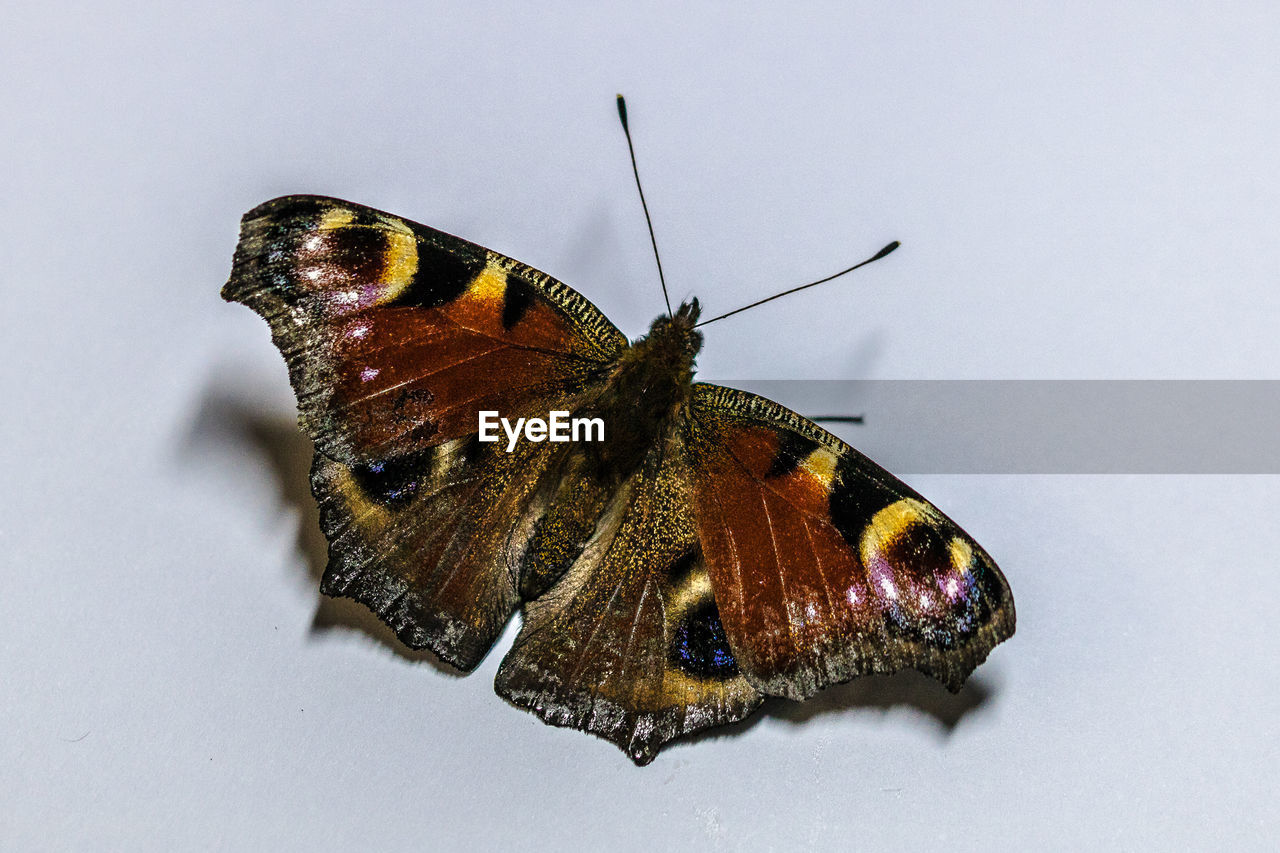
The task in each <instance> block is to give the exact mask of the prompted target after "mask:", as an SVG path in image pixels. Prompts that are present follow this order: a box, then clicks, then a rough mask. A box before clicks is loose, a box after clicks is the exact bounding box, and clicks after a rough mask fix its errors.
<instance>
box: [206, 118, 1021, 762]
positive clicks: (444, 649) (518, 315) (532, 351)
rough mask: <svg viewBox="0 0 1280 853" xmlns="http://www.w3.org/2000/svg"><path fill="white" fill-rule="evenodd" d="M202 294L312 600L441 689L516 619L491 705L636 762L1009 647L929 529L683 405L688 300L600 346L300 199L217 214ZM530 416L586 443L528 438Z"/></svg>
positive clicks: (556, 302) (701, 395)
mask: <svg viewBox="0 0 1280 853" xmlns="http://www.w3.org/2000/svg"><path fill="white" fill-rule="evenodd" d="M619 107H620V111H621V109H622V104H621V100H620V101H619ZM622 115H623V123H624V127H625V124H626V118H625V112H623V113H622ZM628 143H630V136H629V134H628ZM632 158H633V164H634V151H633V152H632ZM642 197H643V196H642ZM894 245H896V244H894ZM655 248H656V247H655ZM890 248H892V247H890ZM881 254H884V252H882V253H881ZM222 296H223V298H224V299H227V300H229V301H235V302H240V303H243V304H244V305H247V306H248V307H250V308H252V309H253V310H254V311H256V312H257V313H258V314H260V315H261V316H262V317H263V318H265V319H266V321H267V323H268V324H269V325H270V328H271V335H272V339H273V340H274V342H275V344H276V346H277V347H279V349H280V351H281V353H283V355H284V357H285V360H286V362H287V363H288V367H289V375H290V380H291V382H292V385H293V388H294V391H295V392H296V394H297V398H298V407H299V420H300V422H301V424H302V427H303V428H304V429H305V431H306V432H307V434H308V435H309V436H310V437H311V438H312V439H313V440H314V442H315V448H316V453H315V460H314V464H313V466H312V471H311V487H312V491H313V493H314V495H315V497H316V500H317V501H318V503H319V506H320V523H321V526H322V527H323V530H324V534H325V536H326V538H327V539H328V542H329V564H328V567H327V569H326V571H325V574H324V578H323V581H322V585H321V590H322V591H323V592H324V593H326V594H328V595H334V596H348V597H351V598H354V599H356V600H358V601H361V602H363V603H364V604H365V605H367V606H368V607H369V608H370V609H371V610H373V611H374V612H375V613H377V614H378V616H379V617H380V618H381V619H382V620H383V621H385V622H386V623H387V624H388V625H389V626H390V627H391V628H392V629H393V630H394V631H395V633H396V635H397V636H398V637H399V638H400V640H402V641H403V642H404V643H405V644H406V645H408V646H410V647H412V648H416V649H421V648H427V649H430V650H431V651H433V652H434V653H435V654H436V655H438V656H439V657H440V658H441V659H442V660H444V661H447V662H448V663H450V664H452V665H453V666H455V667H457V668H458V669H461V670H464V671H470V670H471V669H473V668H474V667H475V666H476V665H477V664H478V663H479V662H480V660H481V659H482V658H483V657H484V656H485V654H486V653H487V652H488V650H489V648H490V646H492V645H493V643H494V641H495V639H496V638H497V636H498V634H499V632H500V631H501V630H502V628H503V626H504V625H505V624H506V623H507V621H508V620H509V619H510V617H511V615H512V614H513V613H514V612H515V611H516V610H517V609H520V610H522V613H523V624H522V627H521V630H520V634H519V636H518V638H517V639H516V641H515V645H514V647H513V648H512V649H511V651H510V652H509V653H508V654H507V656H506V658H505V659H504V660H503V662H502V665H501V667H500V669H499V671H498V676H497V682H496V688H497V691H498V693H499V694H501V695H502V696H504V697H506V698H507V699H508V700H510V701H511V702H513V703H514V704H516V705H519V706H522V707H524V708H527V709H529V710H532V711H534V712H535V713H537V714H538V715H539V716H540V717H541V718H542V719H543V720H545V721H546V722H548V723H550V724H552V725H557V726H570V727H573V728H577V729H580V730H582V731H587V732H591V733H593V734H596V735H599V736H601V737H603V738H606V739H608V740H610V741H612V742H613V743H615V744H617V745H618V746H619V747H621V748H622V749H623V750H624V751H625V752H626V753H627V754H628V755H629V756H630V757H631V758H632V759H633V760H634V761H635V762H636V763H637V764H647V763H648V762H650V761H652V760H653V758H654V756H655V755H656V754H657V751H658V750H659V749H660V748H661V747H662V746H663V745H664V744H665V743H667V742H668V741H670V740H672V739H673V738H677V737H680V736H681V735H686V734H689V733H691V732H695V731H698V730H701V729H706V728H708V727H711V726H717V725H722V724H725V723H729V722H733V721H735V720H739V719H742V718H743V717H746V716H747V715H749V714H751V713H752V712H753V711H754V710H755V709H756V708H757V707H758V706H759V705H760V703H761V702H762V701H763V699H764V697H765V696H770V695H774V696H785V697H789V698H791V699H804V698H805V697H808V696H811V695H812V694H813V693H815V692H816V691H818V690H820V689H822V688H823V687H825V686H827V685H830V684H836V683H839V682H843V681H848V680H849V679H852V678H856V677H858V676H861V675H866V674H870V673H888V672H894V671H897V670H901V669H907V668H912V669H917V670H920V671H922V672H925V673H927V674H929V675H932V676H934V677H936V678H937V679H939V680H940V681H942V683H943V684H945V685H946V686H947V687H948V688H950V689H952V690H958V689H959V688H960V686H961V684H962V683H963V682H964V680H965V679H966V678H967V677H968V675H969V674H970V673H971V672H972V671H973V669H974V668H975V667H976V666H977V665H978V664H980V663H981V662H982V661H983V660H985V659H986V657H987V655H988V653H989V652H990V651H991V650H992V648H994V647H995V646H996V645H997V644H998V643H1000V642H1001V641H1003V640H1005V639H1007V638H1008V637H1010V636H1011V635H1012V634H1013V631H1014V605H1013V598H1012V595H1011V593H1010V590H1009V585H1008V583H1007V582H1006V581H1005V578H1004V576H1003V575H1002V574H1001V572H1000V570H999V569H998V568H997V567H996V564H995V562H994V561H992V559H991V558H990V557H989V556H988V555H987V553H986V552H985V551H984V550H983V549H982V548H981V547H980V546H979V545H978V544H977V543H976V542H974V541H973V540H972V539H971V538H970V537H969V536H968V535H967V534H965V532H964V531H962V530H961V529H960V528H959V527H957V526H956V525H955V524H954V523H953V522H952V521H951V520H950V519H948V518H947V517H946V516H945V515H943V514H942V513H941V512H940V511H939V510H938V509H937V508H935V507H934V506H933V505H932V504H930V503H929V502H928V501H926V500H925V499H924V498H922V497H921V496H920V495H919V494H917V493H916V492H914V491H913V490H911V489H910V488H909V487H907V486H906V485H904V484H903V483H902V482H901V481H899V480H898V479H896V478H895V477H893V476H892V475H891V474H889V473H888V472H887V471H885V470H884V469H882V468H880V467H879V466H877V465H876V464H875V463H873V462H872V461H871V460H869V459H868V458H867V457H865V456H863V455H862V454H861V453H859V452H858V451H857V450H855V449H853V448H852V447H850V446H849V445H847V444H845V443H844V442H843V441H841V440H840V439H839V438H837V437H835V436H834V435H832V434H830V433H829V432H827V431H825V430H824V429H822V428H821V427H819V426H818V425H816V424H815V423H813V422H812V421H810V420H807V419H805V418H803V417H801V416H800V415H797V414H796V413H794V412H792V411H790V410H788V409H786V408H784V407H782V406H780V405H778V404H777V403H774V402H772V401H770V400H767V399H765V398H763V397H760V396H757V395H754V394H750V393H747V392H745V391H739V390H735V389H732V388H726V387H721V386H717V385H711V384H707V383H702V382H694V381H693V374H694V360H695V357H696V356H697V353H698V351H699V349H700V347H701V346H702V333H701V332H699V331H698V330H697V328H696V327H697V326H698V325H699V315H700V308H699V305H698V301H697V300H696V299H694V300H692V301H690V302H688V303H686V304H683V305H681V306H679V308H678V309H677V310H675V311H674V312H672V311H670V310H669V311H668V313H667V314H665V315H663V316H661V317H659V318H658V319H656V320H655V321H654V322H653V324H652V326H651V327H650V329H649V333H648V334H647V335H644V336H643V337H641V338H639V339H637V340H636V341H634V342H631V343H628V341H627V338H626V337H625V336H624V335H623V333H622V332H621V331H619V330H618V329H617V327H615V326H614V325H613V324H612V323H611V322H610V321H609V320H608V319H607V318H606V317H605V316H604V315H603V314H602V313H601V312H600V311H599V310H598V309H597V308H596V307H595V306H594V305H592V304H591V303H590V302H588V301H587V300H586V299H585V298H583V297H582V296H581V295H580V294H578V292H577V291H575V290H573V289H571V288H570V287H568V286H567V285H565V284H562V283H561V282H559V281H557V280H555V279H553V278H551V277H550V276H548V275H546V274H544V273H542V272H539V271H537V270H535V269H532V268H530V267H528V266H525V265H524V264H522V263H519V262H518V261H514V260H512V259H511V258H507V257H504V256H503V255H500V254H498V253H496V252H492V251H490V250H488V249H484V248H482V247H480V246H477V245H475V244H473V243H470V242H467V241H466V240H462V239H460V238H458V237H454V236H451V235H449V234H445V233H442V232H440V231H436V230H434V229H432V228H428V227H426V226H423V225H419V224H417V223H414V222H410V221H408V220H405V219H402V218H400V217H397V216H393V215H391V214H389V213H384V212H382V211H378V210H374V209H371V208H368V207H363V206H361V205H358V204H352V203H350V202H345V201H339V200H337V199H332V198H324V197H318V196H287V197H283V198H278V199H275V200H274V201H269V202H267V203H266V204H263V205H261V206H259V207H257V208H255V209H254V210H252V211H250V212H249V213H248V214H246V215H245V217H244V220H243V222H242V224H241V232H240V242H239V245H238V247H237V249H236V253H235V259H234V264H233V269H232V272H231V277H230V280H229V281H228V282H227V284H226V286H225V287H224V288H223V290H222ZM730 313H735V312H730ZM724 316H727V315H724ZM557 412H558V413H561V414H566V415H570V416H572V417H573V418H574V419H582V420H584V421H586V422H594V421H599V422H602V423H603V436H602V439H603V440H598V441H588V440H580V441H577V442H574V441H560V440H538V438H539V435H542V437H543V438H544V439H554V435H548V434H547V430H548V428H547V427H546V423H545V419H546V418H547V416H548V415H549V414H551V413H557ZM482 413H486V414H487V415H489V416H494V415H500V416H501V418H504V419H505V420H506V422H507V424H508V427H507V429H508V431H509V432H510V427H509V425H510V424H517V425H521V424H523V425H524V429H523V433H521V432H519V430H517V431H516V432H515V433H514V434H513V438H512V440H511V441H507V440H505V437H502V438H503V440H499V441H493V440H486V439H492V434H489V435H486V433H485V431H484V430H482V429H481V428H480V427H481V417H482ZM521 419H523V420H521ZM539 419H542V420H543V427H542V428H541V430H538V431H535V430H534V429H533V428H532V426H531V425H532V424H533V423H534V422H535V421H537V420H539ZM551 432H552V433H554V424H553V425H552V427H551Z"/></svg>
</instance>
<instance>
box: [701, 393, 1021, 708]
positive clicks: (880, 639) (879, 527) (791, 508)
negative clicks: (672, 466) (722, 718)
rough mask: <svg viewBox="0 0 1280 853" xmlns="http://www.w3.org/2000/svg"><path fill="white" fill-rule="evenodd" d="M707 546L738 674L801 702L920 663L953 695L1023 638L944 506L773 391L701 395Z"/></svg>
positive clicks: (1002, 585)
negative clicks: (999, 647) (993, 656)
mask: <svg viewBox="0 0 1280 853" xmlns="http://www.w3.org/2000/svg"><path fill="white" fill-rule="evenodd" d="M694 387H695V392H694V401H693V410H692V419H691V427H690V433H691V434H690V436H689V439H688V440H689V443H690V449H691V453H690V456H691V458H692V459H693V466H692V468H693V472H694V473H693V478H694V482H693V492H694V500H695V504H696V507H697V519H698V528H699V532H700V536H701V540H702V547H703V551H704V553H705V556H706V561H707V566H708V569H709V571H710V575H711V582H712V587H713V589H714V591H715V598H716V604H717V605H718V607H719V610H720V614H721V618H722V621H723V623H724V628H725V631H726V633H727V635H728V639H729V645H730V647H731V648H732V650H733V653H734V655H735V657H736V658H737V660H738V664H739V666H740V668H741V670H742V673H743V675H744V677H746V679H747V680H748V681H749V682H750V683H751V684H752V685H753V686H755V687H756V688H757V689H758V690H760V691H761V692H764V693H768V694H776V695H783V696H788V697H791V698H794V699H801V698H804V697H806V696H809V695H811V694H813V693H814V692H815V691H817V690H818V689H820V688H822V687H824V686H826V685H828V684H833V683H838V682H842V681H848V680H849V679H851V678H855V677H857V676H859V675H865V674H868V673H878V672H893V671H896V670H899V669H906V668H914V669H918V670H921V671H923V672H926V673H928V674H930V675H933V676H935V677H937V678H938V679H940V680H941V681H942V682H943V683H945V684H946V685H947V686H948V687H950V688H951V689H953V690H954V689H959V687H960V685H961V684H962V683H963V682H964V680H965V678H967V677H968V675H969V673H970V672H972V671H973V669H974V667H976V666H977V665H978V664H979V663H981V662H982V661H983V660H984V659H985V658H986V656H987V654H988V653H989V652H990V651H991V649H992V648H993V647H994V646H995V645H996V644H997V643H999V642H1001V641H1003V640H1005V639H1007V638H1008V637H1010V636H1012V634H1013V630H1014V608H1013V597H1012V595H1011V594H1010V592H1009V586H1008V583H1007V582H1006V581H1005V579H1004V576H1003V575H1002V574H1001V573H1000V570H999V569H998V568H997V567H996V564H995V563H994V562H993V561H992V559H991V558H990V557H989V556H988V555H987V553H986V552H985V551H983V550H982V548H981V547H980V546H979V545H978V544H977V543H976V542H974V541H973V539H971V538H970V537H969V536H968V535H967V534H966V533H965V532H964V531H963V530H961V529H960V528H959V527H957V526H956V525H955V523H954V522H952V521H951V520H950V519H948V518H947V517H946V516H945V515H943V514H942V513H941V512H940V511H939V510H938V509H937V508H936V507H934V506H933V505H932V504H930V503H929V502H928V501H926V500H925V499H924V498H922V497H921V496H920V495H919V494H917V493H916V492H914V491H912V490H911V489H910V488H908V487H907V486H906V485H904V484H903V483H902V482H900V481H899V480H897V479H896V478H894V477H893V476H892V475H891V474H889V473H888V472H887V471H885V470H884V469H882V468H880V467H879V466H878V465H876V464H875V463H874V462H872V461H871V460H869V459H867V458H866V457H865V456H863V455H862V454H860V453H858V451H856V450H854V449H853V448H852V447H849V446H848V445H847V444H845V443H844V442H842V441H840V440H839V439H838V438H836V437H835V436H833V435H831V434H830V433H828V432H826V431H824V430H822V429H820V428H819V427H818V426H816V425H815V424H813V423H812V422H810V421H808V420H806V419H804V418H802V417H800V416H799V415H797V414H795V413H794V412H791V411H789V410H788V409H785V408H783V407H782V406H779V405H778V404H776V403H773V402H771V401H769V400H766V399H765V398H763V397H758V396H756V395H754V394H748V393H746V392H743V391H736V390H733V389H730V388H721V387H718V386H715V385H706V384H701V383H699V384H697V385H695V386H694Z"/></svg>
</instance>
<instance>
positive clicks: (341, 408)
mask: <svg viewBox="0 0 1280 853" xmlns="http://www.w3.org/2000/svg"><path fill="white" fill-rule="evenodd" d="M222 296H223V298H224V299H227V300H231V301H236V302H241V303H243V304H245V305H247V306H249V307H250V308H252V309H253V310H254V311H257V312H258V313H259V314H261V315H262V316H263V317H264V318H265V319H266V320H267V322H268V324H269V325H270V326H271V335H272V339H273V340H274V341H275V343H276V346H277V347H279V348H280V351H281V352H282V353H283V354H284V357H285V360H286V361H287V362H288V365H289V376H290V379H291V381H292V383H293V389H294V391H295V393H296V394H297V396H298V406H299V411H300V419H301V422H302V424H303V427H304V428H305V429H306V431H307V433H308V434H309V435H310V436H311V437H312V438H313V439H314V440H315V442H316V446H317V447H318V448H319V449H320V450H321V451H322V452H323V453H324V454H325V455H327V456H329V457H330V458H332V459H337V460H340V461H343V462H377V461H381V460H383V459H385V458H387V457H388V456H392V455H402V454H405V453H408V452H412V451H417V450H422V449H423V448H426V447H430V446H433V445H436V444H441V443H443V442H445V441H448V440H450V439H455V438H459V437H462V436H466V435H471V434H473V433H475V432H476V431H477V412H478V411H480V410H496V411H500V412H501V413H502V415H503V416H504V417H508V418H511V419H514V418H516V417H525V416H529V415H532V414H537V413H539V412H541V414H542V416H543V417H545V416H546V412H547V411H548V408H562V409H571V408H572V406H571V405H569V404H570V403H571V402H572V399H573V398H574V397H575V396H576V395H578V394H580V393H582V392H583V390H584V389H586V388H588V387H590V386H591V384H592V383H593V381H595V380H597V379H598V378H599V377H600V376H601V375H602V373H601V372H602V370H603V369H604V368H605V366H606V365H608V364H609V363H610V362H611V361H612V360H613V359H614V358H615V357H616V356H617V355H618V353H619V352H621V351H622V350H623V349H624V348H625V347H626V346H627V340H626V337H625V336H624V335H623V334H622V333H621V332H620V331H618V329H617V327H615V326H614V325H613V324H612V323H610V322H609V320H608V319H607V318H606V317H605V316H604V315H603V314H602V313H601V312H600V311H599V310H598V309H597V308H596V307H595V306H593V305H592V304H591V303H590V302H588V301H587V300H586V299H584V298H583V297H582V296H581V295H580V294H579V293H577V292H576V291H574V290H573V289H571V288H569V287H568V286H566V285H564V284H562V283H560V282H558V281H556V280H555V279H553V278H551V277H550V276H548V275H546V274H544V273H541V272H538V271H537V270H535V269H532V268H530V267H527V266H525V265H524V264H521V263H519V262H517V261H513V260H512V259H510V258H507V257H504V256H502V255H500V254H498V253H496V252H491V251H489V250H488V249H484V248H482V247H480V246H477V245H475V244H474V243H469V242H467V241H466V240H462V239H460V238H458V237H454V236H451V235H449V234H445V233H443V232H440V231H436V230H434V229H432V228H427V227H426V226H424V225H419V224H417V223H415V222H409V221H407V220H404V219H401V218H399V217H397V216H393V215H391V214H389V213H384V212H382V211H378V210H374V209H372V208H368V207H363V206H361V205H357V204H352V203H350V202H345V201H339V200H337V199H331V198H323V197H319V196H286V197H284V198H278V199H275V200H274V201H269V202H267V203H266V204H263V205H261V206H259V207H257V208H255V209H254V210H252V211H250V212H249V213H247V214H246V215H245V217H244V220H243V221H242V223H241V230H240V243H239V245H238V246H237V248H236V254H235V261H234V265H233V268H232V272H231V279H230V281H228V282H227V284H226V286H225V287H224V288H223V290H222ZM558 402H563V403H565V405H562V406H557V405H555V404H556V403H558Z"/></svg>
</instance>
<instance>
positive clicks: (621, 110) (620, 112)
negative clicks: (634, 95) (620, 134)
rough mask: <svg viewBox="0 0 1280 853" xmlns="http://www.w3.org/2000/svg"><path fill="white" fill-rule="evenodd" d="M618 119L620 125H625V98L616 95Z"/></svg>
mask: <svg viewBox="0 0 1280 853" xmlns="http://www.w3.org/2000/svg"><path fill="white" fill-rule="evenodd" d="M618 119H619V120H620V121H621V122H622V126H623V127H626V126H627V99H626V98H624V97H622V95H621V93H619V95H618Z"/></svg>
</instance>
